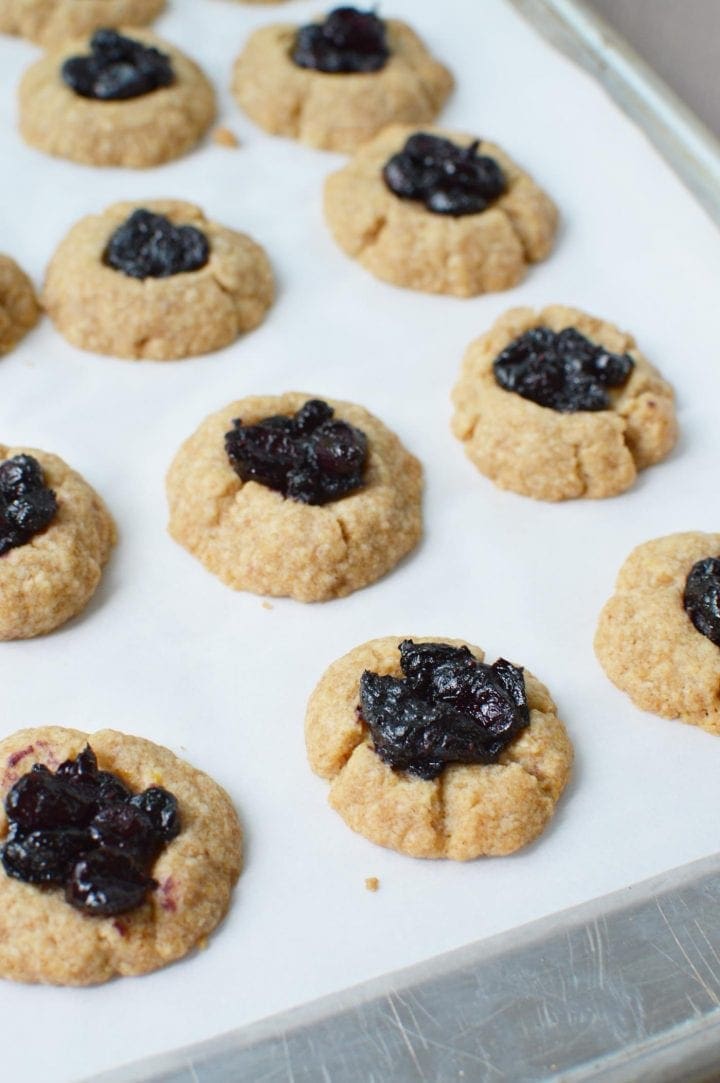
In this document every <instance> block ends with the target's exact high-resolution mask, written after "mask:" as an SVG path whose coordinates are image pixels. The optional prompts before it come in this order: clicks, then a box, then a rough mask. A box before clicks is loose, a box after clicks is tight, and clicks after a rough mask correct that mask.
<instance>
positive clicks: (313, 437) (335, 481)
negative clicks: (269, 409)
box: [225, 399, 367, 504]
mask: <svg viewBox="0 0 720 1083" xmlns="http://www.w3.org/2000/svg"><path fill="white" fill-rule="evenodd" d="M334 413H335V411H334V410H333V409H332V407H331V406H328V404H327V403H326V402H323V401H322V399H310V400H309V401H308V402H306V403H305V405H304V406H302V407H301V408H300V409H299V410H298V411H297V413H296V414H294V415H293V416H292V417H286V416H285V415H283V414H280V415H278V416H275V417H266V418H265V420H264V421H259V422H258V423H257V424H256V425H243V423H242V421H241V419H240V418H237V419H236V420H235V421H233V426H234V427H233V429H232V430H231V431H230V432H229V433H227V434H226V436H225V449H226V451H227V455H228V459H229V460H230V464H231V466H232V468H233V470H235V472H236V473H237V474H239V476H240V477H241V478H242V480H243V481H258V482H260V483H261V484H262V485H267V486H268V488H270V489H277V490H278V491H279V492H281V493H282V494H283V496H289V497H290V498H291V499H292V500H297V501H299V502H300V503H302V504H327V503H329V502H330V501H331V500H339V499H340V497H342V496H347V494H348V493H351V492H353V491H354V490H355V489H359V488H360V487H361V486H362V484H363V471H364V468H365V461H366V458H367V437H366V435H365V433H364V432H361V430H360V429H356V428H355V427H354V426H353V425H349V424H348V423H347V421H334V420H333V415H334Z"/></svg>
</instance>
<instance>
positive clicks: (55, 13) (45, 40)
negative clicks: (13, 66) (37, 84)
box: [0, 0, 165, 48]
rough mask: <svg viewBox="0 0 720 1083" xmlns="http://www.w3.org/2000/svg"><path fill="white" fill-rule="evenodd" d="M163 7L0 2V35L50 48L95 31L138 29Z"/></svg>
mask: <svg viewBox="0 0 720 1083" xmlns="http://www.w3.org/2000/svg"><path fill="white" fill-rule="evenodd" d="M164 7H165V0H2V3H1V4H0V33H2V34H20V36H21V37H23V38H29V39H30V41H36V42H37V43H38V45H43V46H45V48H50V47H51V46H53V45H58V44H59V43H60V42H62V41H69V40H70V39H72V38H79V37H81V36H82V35H83V34H89V33H91V32H92V31H93V30H96V29H98V28H99V27H106V26H110V27H112V26H142V25H144V24H145V23H150V22H152V20H153V19H154V18H155V17H156V16H157V15H159V14H160V12H161V11H162V9H163V8H164Z"/></svg>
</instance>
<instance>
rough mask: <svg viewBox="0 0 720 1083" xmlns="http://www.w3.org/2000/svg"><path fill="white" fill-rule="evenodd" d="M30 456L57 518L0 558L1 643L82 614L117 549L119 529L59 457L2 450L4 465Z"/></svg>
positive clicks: (32, 451)
mask: <svg viewBox="0 0 720 1083" xmlns="http://www.w3.org/2000/svg"><path fill="white" fill-rule="evenodd" d="M16 455H32V456H33V457H34V458H35V459H37V461H38V462H39V464H40V466H41V467H42V470H43V474H44V475H45V483H46V485H47V486H48V488H50V489H52V490H54V492H55V495H56V497H57V502H58V510H57V513H56V515H55V517H54V519H53V520H52V522H51V523H50V525H49V526H48V527H47V528H46V529H45V530H43V531H42V532H41V533H39V534H36V535H35V536H34V537H33V538H32V539H31V540H30V541H29V542H28V543H27V544H25V545H21V546H19V547H17V548H15V549H10V550H9V551H8V552H6V553H4V554H3V555H2V556H0V640H7V639H29V638H31V637H32V636H37V635H43V634H44V633H46V632H51V631H52V630H53V629H54V628H57V627H58V626H59V625H61V624H64V623H65V621H67V620H70V618H71V617H74V616H76V614H78V613H80V612H81V611H82V610H83V609H84V608H85V606H86V605H87V603H88V601H89V600H90V598H91V597H92V595H93V594H94V593H95V589H96V587H97V585H98V583H99V582H100V577H101V575H102V569H103V567H104V565H105V564H106V563H107V560H108V557H109V556H110V550H111V549H112V547H113V545H114V544H115V539H116V532H115V524H114V522H113V520H112V518H111V516H110V513H109V512H108V510H107V508H106V507H105V505H104V503H103V501H102V500H101V499H100V497H99V496H98V494H97V493H96V492H95V490H94V489H92V488H91V487H90V485H88V483H87V482H86V481H85V480H84V479H83V478H82V477H81V476H80V474H78V473H76V472H75V471H74V470H71V469H70V467H69V466H68V465H67V463H64V462H63V460H62V459H60V458H59V457H58V456H57V455H51V454H49V453H48V452H46V451H38V450H37V449H35V448H18V447H5V446H4V445H3V444H0V462H4V461H5V460H6V459H11V458H14V457H15V456H16Z"/></svg>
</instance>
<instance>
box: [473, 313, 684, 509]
mask: <svg viewBox="0 0 720 1083" xmlns="http://www.w3.org/2000/svg"><path fill="white" fill-rule="evenodd" d="M537 327H547V328H549V329H551V330H552V331H555V332H559V331H562V330H563V329H564V328H569V327H572V328H576V329H577V330H578V331H579V332H580V333H581V334H582V335H583V336H585V338H587V339H589V340H590V342H591V343H594V344H596V345H598V346H601V347H603V348H604V349H605V350H608V351H611V352H613V353H616V354H628V355H629V357H630V358H632V361H633V362H634V365H633V368H632V371H631V374H630V376H629V378H628V379H627V382H626V383H625V384H624V385H623V386H622V387H618V388H615V389H612V390H611V391H609V400H610V407H609V408H608V409H602V410H579V411H576V412H571V413H570V412H566V413H562V412H559V411H558V410H555V409H551V408H549V407H546V406H540V405H538V404H537V403H536V402H533V401H530V400H529V399H527V398H524V397H522V395H520V394H516V393H515V392H513V391H507V390H505V388H503V387H501V386H500V384H498V382H497V381H496V379H495V376H494V374H493V362H494V361H495V360H496V358H497V357H498V355H499V354H500V353H501V352H502V351H503V350H505V349H506V347H508V346H509V345H510V343H511V342H513V341H514V340H515V339H516V338H517V337H518V336H520V335H523V334H524V333H525V332H527V331H529V330H530V329H532V328H537ZM452 400H453V403H454V406H455V414H454V417H453V421H452V430H453V432H454V434H455V436H457V438H458V440H461V441H462V443H463V445H464V447H465V452H466V454H467V456H468V458H470V459H471V460H472V462H473V463H474V464H475V466H477V468H478V470H480V472H481V473H483V474H485V475H486V476H487V477H489V478H491V479H492V481H494V482H495V484H496V485H498V486H499V487H500V488H501V489H511V490H512V491H513V492H516V493H522V494H523V495H524V496H532V497H534V498H535V499H536V500H568V499H570V498H572V497H593V498H596V497H605V496H614V495H616V494H617V493H621V492H623V490H625V489H627V488H629V486H631V485H632V484H633V482H634V481H635V478H636V476H637V472H638V471H639V470H642V469H644V468H645V467H646V466H651V465H652V464H653V463H656V462H659V461H660V460H661V459H663V458H665V456H666V455H667V454H668V453H669V452H670V450H671V449H672V447H673V446H674V444H675V440H676V438H677V423H676V419H675V408H674V397H673V392H672V388H671V387H670V385H669V384H667V383H666V382H665V380H663V379H662V377H661V376H660V375H659V373H658V372H657V370H656V369H654V368H653V366H652V365H651V364H650V363H649V362H648V361H647V360H646V359H645V357H643V355H642V354H641V353H640V351H639V350H638V349H637V347H636V345H635V340H634V338H633V337H632V335H629V334H628V333H627V332H624V331H620V330H618V328H617V327H614V326H613V325H612V324H611V323H607V322H606V321H605V320H600V319H597V318H596V317H594V316H588V315H587V314H586V313H584V312H580V311H578V310H577V309H573V308H566V307H565V306H564V305H550V306H549V307H548V308H544V309H542V311H540V312H535V311H534V310H533V309H531V308H514V309H511V310H510V311H509V312H506V313H505V314H504V315H503V316H501V317H500V318H499V319H498V320H497V321H496V322H495V324H494V325H493V327H492V328H491V329H490V331H488V332H487V333H486V334H485V335H482V336H481V337H480V338H478V339H476V340H475V341H474V342H472V343H471V344H470V346H469V347H468V350H467V352H466V354H465V359H464V361H463V365H462V369H461V373H460V378H459V380H458V382H457V384H456V385H455V388H454V390H453V393H452Z"/></svg>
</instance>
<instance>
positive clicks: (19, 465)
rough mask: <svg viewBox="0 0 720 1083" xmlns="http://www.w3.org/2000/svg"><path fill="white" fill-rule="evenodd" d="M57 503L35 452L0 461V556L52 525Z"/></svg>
mask: <svg viewBox="0 0 720 1083" xmlns="http://www.w3.org/2000/svg"><path fill="white" fill-rule="evenodd" d="M57 507H58V504H57V497H56V496H55V493H54V492H53V490H52V489H48V487H47V485H46V484H45V479H44V477H43V472H42V469H41V467H40V463H39V462H38V461H37V459H33V457H32V455H15V456H14V457H13V458H12V459H6V460H5V462H3V463H0V556H2V554H3V553H7V551H8V550H9V549H15V548H17V547H18V546H19V545H25V543H26V542H29V541H30V539H31V538H33V537H34V536H35V535H36V534H39V533H40V531H41V530H44V529H45V527H46V526H49V524H50V523H51V522H52V520H53V519H54V518H55V513H56V512H57Z"/></svg>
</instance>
